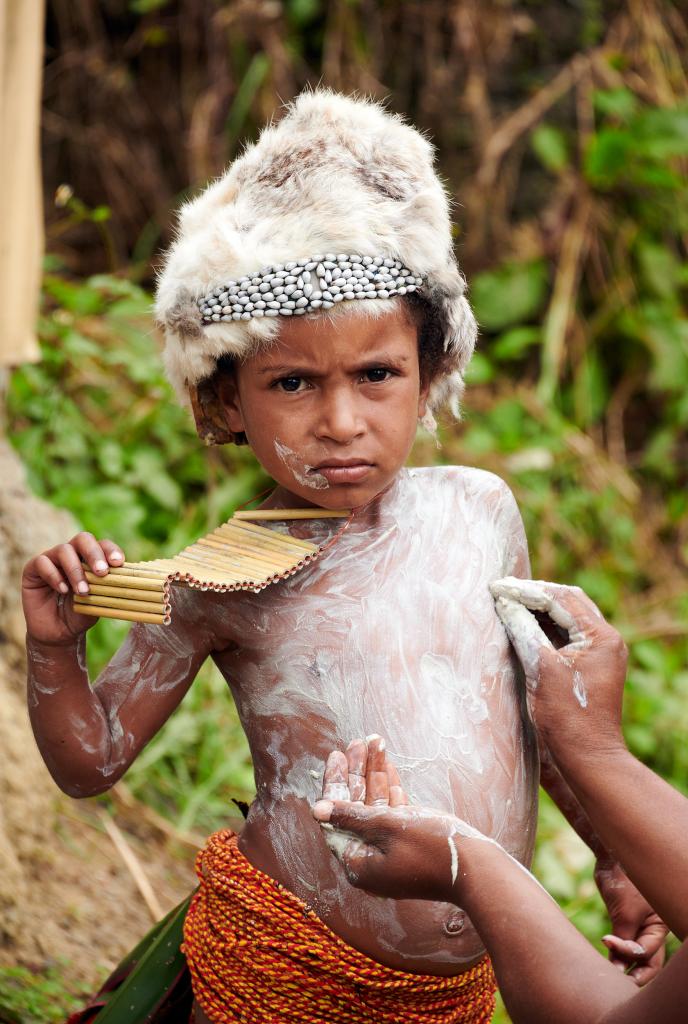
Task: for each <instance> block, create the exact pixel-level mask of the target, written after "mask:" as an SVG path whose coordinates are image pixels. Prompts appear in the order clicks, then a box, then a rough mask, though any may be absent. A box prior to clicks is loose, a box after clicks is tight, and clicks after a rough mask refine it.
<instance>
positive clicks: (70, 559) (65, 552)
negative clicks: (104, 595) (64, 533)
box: [55, 544, 88, 594]
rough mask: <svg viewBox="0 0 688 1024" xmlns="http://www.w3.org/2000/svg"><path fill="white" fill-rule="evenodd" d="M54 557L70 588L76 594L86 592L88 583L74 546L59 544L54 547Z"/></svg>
mask: <svg viewBox="0 0 688 1024" xmlns="http://www.w3.org/2000/svg"><path fill="white" fill-rule="evenodd" d="M55 558H56V561H57V564H58V565H59V567H60V568H61V569H62V572H63V573H64V574H65V576H66V577H67V580H68V581H69V584H70V586H71V588H72V590H73V591H75V592H76V593H77V594H87V593H88V583H87V582H86V577H85V576H84V567H83V565H82V564H81V558H80V557H79V554H78V552H77V550H76V548H75V547H74V546H73V545H72V544H60V545H59V547H57V548H55Z"/></svg>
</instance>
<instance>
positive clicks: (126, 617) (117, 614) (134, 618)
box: [75, 604, 165, 626]
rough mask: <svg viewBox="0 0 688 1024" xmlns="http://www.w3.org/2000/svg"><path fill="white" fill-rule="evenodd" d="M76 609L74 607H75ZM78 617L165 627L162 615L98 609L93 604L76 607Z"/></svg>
mask: <svg viewBox="0 0 688 1024" xmlns="http://www.w3.org/2000/svg"><path fill="white" fill-rule="evenodd" d="M75 607H76V606H75ZM76 610H77V612H78V613H79V615H91V616H93V617H95V618H102V619H119V620H123V621H124V622H148V623H150V624H151V625H155V626H164V625H165V616H164V615H153V614H152V613H151V612H135V611H127V610H125V609H122V610H119V609H115V608H100V607H98V606H97V605H94V604H82V605H79V606H78V607H76Z"/></svg>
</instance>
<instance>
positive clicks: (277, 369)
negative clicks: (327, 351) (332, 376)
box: [257, 352, 412, 376]
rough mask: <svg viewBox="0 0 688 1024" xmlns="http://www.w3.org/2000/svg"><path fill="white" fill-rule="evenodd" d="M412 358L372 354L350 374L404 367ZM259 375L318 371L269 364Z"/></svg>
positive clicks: (383, 353)
mask: <svg viewBox="0 0 688 1024" xmlns="http://www.w3.org/2000/svg"><path fill="white" fill-rule="evenodd" d="M411 359H412V356H409V355H405V354H402V353H394V352H373V353H372V354H371V355H367V356H366V357H365V358H362V359H361V360H360V361H359V362H356V363H354V364H353V365H352V366H351V368H350V369H351V372H353V373H356V372H358V371H360V370H366V369H369V368H370V367H371V366H381V365H390V364H391V365H392V366H406V365H407V364H408V363H409V362H411ZM257 372H258V373H259V374H260V375H264V374H265V375H267V374H280V373H282V374H291V375H294V376H298V375H299V374H304V375H306V374H308V375H310V376H314V375H318V374H319V372H320V371H319V369H318V368H317V367H315V368H314V367H312V366H303V365H301V366H299V365H298V364H297V363H296V362H293V363H271V364H270V365H269V366H263V367H261V368H260V369H259V370H258V371H257Z"/></svg>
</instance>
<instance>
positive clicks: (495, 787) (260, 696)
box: [216, 468, 537, 970]
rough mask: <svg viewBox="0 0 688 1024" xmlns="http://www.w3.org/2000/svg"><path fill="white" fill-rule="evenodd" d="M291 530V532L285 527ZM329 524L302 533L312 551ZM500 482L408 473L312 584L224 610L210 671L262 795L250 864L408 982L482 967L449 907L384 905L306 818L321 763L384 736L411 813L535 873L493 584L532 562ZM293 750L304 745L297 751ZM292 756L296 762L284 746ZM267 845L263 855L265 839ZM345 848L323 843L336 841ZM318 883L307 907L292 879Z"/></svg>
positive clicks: (529, 802) (303, 580)
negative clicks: (452, 923) (476, 839)
mask: <svg viewBox="0 0 688 1024" xmlns="http://www.w3.org/2000/svg"><path fill="white" fill-rule="evenodd" d="M293 528H294V527H293ZM336 528H337V527H336V524H333V523H332V522H330V521H327V520H323V521H317V522H313V523H310V524H309V526H308V527H305V526H304V524H300V525H299V527H298V529H299V530H300V531H302V532H303V531H304V530H306V529H307V530H308V531H309V535H310V536H311V537H312V538H313V539H314V540H316V541H318V542H320V541H322V540H324V539H326V538H327V536H328V535H330V534H331V533H332V532H334V530H336ZM525 559H526V555H525V548H524V539H523V530H522V526H521V523H520V517H519V515H518V511H517V509H516V506H515V503H514V501H513V498H512V496H511V494H510V493H509V491H508V490H507V489H506V487H505V486H504V484H503V483H502V482H501V481H499V480H498V479H497V478H495V477H494V476H492V475H490V474H487V473H483V472H480V471H477V470H468V469H457V468H446V469H433V470H411V471H403V472H402V473H401V474H400V476H399V478H398V480H397V481H396V482H395V484H394V485H393V487H392V488H391V489H390V490H389V491H388V492H387V493H386V494H385V495H383V496H382V498H381V499H380V502H379V508H377V509H376V510H374V511H368V512H366V513H365V514H364V515H363V516H362V517H361V519H358V520H357V519H355V520H354V522H353V523H352V525H351V526H350V528H349V530H348V531H347V533H346V534H345V535H344V536H342V537H341V538H340V539H339V540H338V541H337V543H336V544H335V545H334V546H333V547H332V548H331V549H330V550H329V551H328V552H327V553H326V554H325V556H324V557H323V558H322V559H321V560H320V561H319V562H317V563H316V564H315V565H314V566H312V567H311V568H310V569H309V570H307V571H306V572H304V573H301V574H299V575H297V576H295V577H293V578H292V579H290V580H288V581H285V582H284V583H282V584H279V586H276V587H270V588H267V589H266V590H265V591H263V592H262V593H261V594H259V595H250V594H237V595H233V603H232V606H231V608H229V607H228V606H227V604H226V602H225V606H224V607H225V610H224V612H223V616H224V617H225V628H226V631H227V634H228V635H229V636H233V637H236V638H237V646H236V648H235V649H234V650H232V651H230V650H228V651H227V652H226V653H224V654H221V655H219V656H217V658H216V661H217V663H218V665H219V667H220V669H221V670H222V672H223V673H224V674H225V676H226V677H227V680H228V682H229V684H230V686H231V688H232V691H233V693H234V696H235V700H236V703H237V708H238V710H239V714H240V716H241V719H242V722H243V724H244V727H245V729H246V733H247V736H248V739H249V743H250V745H251V749H252V753H253V756H254V765H255V771H256V783H257V791H258V798H257V800H256V802H255V803H254V804H253V805H252V807H251V811H250V814H249V818H248V821H247V824H246V827H245V830H244V833H243V838H242V848H243V850H244V852H245V853H246V854H247V855H248V856H249V858H250V859H252V860H254V862H255V863H256V864H257V865H258V866H259V867H261V868H263V869H264V870H266V871H267V872H268V873H269V874H271V875H272V876H273V877H277V878H278V879H279V880H280V881H282V882H283V883H284V884H285V885H287V886H288V887H289V888H291V889H292V890H293V891H295V892H296V893H297V895H299V896H300V897H301V898H303V899H304V900H306V901H307V902H308V903H309V904H310V905H311V906H313V908H314V909H315V910H316V912H317V913H318V914H319V915H320V916H321V917H323V919H324V920H325V921H326V922H327V923H328V924H329V925H330V927H332V928H333V929H334V930H335V931H337V932H338V933H339V934H342V935H343V937H344V938H345V939H347V941H356V942H357V943H358V944H359V945H360V944H363V940H362V939H361V934H362V933H365V934H366V935H367V936H368V938H367V939H366V940H365V941H366V948H365V949H364V951H365V952H368V953H369V954H370V955H371V956H373V957H376V956H377V957H378V958H379V959H381V958H385V959H386V962H390V960H392V959H393V960H395V961H396V962H397V963H399V964H404V966H408V967H409V968H410V969H419V970H432V969H433V963H434V964H436V965H437V967H438V968H441V969H442V970H449V969H450V968H451V965H455V969H459V968H460V966H461V965H462V964H466V963H467V962H470V961H472V960H473V959H474V958H475V957H476V956H478V955H480V954H481V952H482V944H481V943H480V940H479V938H478V937H477V935H476V933H475V931H474V929H473V928H472V926H471V925H470V924H467V926H466V928H465V929H464V930H463V931H462V933H461V935H458V936H449V935H447V933H446V931H445V930H444V924H445V923H446V921H447V919H448V918H449V916H450V915H451V914H452V913H453V912H454V908H449V907H447V906H446V905H436V904H430V903H409V902H406V903H393V902H391V901H381V900H379V899H376V898H375V897H373V896H370V895H368V894H366V893H364V892H362V891H359V890H354V889H352V888H351V886H350V885H349V884H348V882H347V880H346V878H345V876H344V873H343V871H342V870H341V869H340V868H338V867H337V866H336V865H335V864H334V863H333V861H332V859H331V858H330V857H328V856H326V848H325V846H324V844H323V842H322V840H319V839H318V828H317V824H316V823H315V822H314V821H313V819H312V818H311V816H310V808H309V806H308V805H309V804H312V803H313V802H314V801H315V800H316V799H318V798H319V796H320V784H319V778H318V779H317V780H316V779H315V778H314V774H315V773H317V772H318V771H320V772H321V771H322V764H323V762H324V760H325V758H326V756H327V754H328V753H329V752H330V750H332V749H335V748H339V749H343V748H344V747H345V746H346V745H347V744H348V743H349V741H350V740H351V739H353V738H354V737H356V736H367V735H370V734H371V733H377V732H380V733H384V735H385V738H386V741H387V749H388V752H389V756H390V758H391V760H392V761H393V762H394V763H395V764H396V765H397V767H398V768H399V770H400V774H401V779H402V784H403V785H404V787H405V788H406V790H407V792H408V793H409V797H410V798H411V800H412V802H413V803H414V804H415V805H417V806H430V807H436V808H439V809H441V810H445V811H450V812H452V813H455V814H457V815H458V816H459V817H461V818H463V819H465V820H467V821H469V822H470V823H471V824H472V825H475V826H476V827H477V828H478V829H479V831H480V832H482V833H486V834H488V835H492V836H494V837H495V838H496V839H497V840H498V841H499V842H500V843H501V844H502V845H503V846H505V847H506V848H507V849H508V850H509V851H510V852H512V853H513V854H514V855H515V856H516V857H517V858H518V859H520V860H524V861H526V862H527V861H528V860H529V857H530V855H531V852H532V844H533V839H534V825H535V810H536V793H537V767H536V756H535V753H534V748H533V746H532V744H531V743H530V742H529V743H524V734H523V728H524V727H523V719H522V702H521V699H520V696H519V693H518V691H517V680H516V676H515V674H514V668H513V661H512V659H511V657H510V654H509V645H508V641H507V637H506V635H505V633H504V630H503V629H502V627H501V625H500V623H499V620H498V618H497V616H496V614H495V611H494V605H493V602H492V598H491V596H490V592H489V584H490V583H491V582H492V581H493V580H494V579H496V578H498V577H500V576H502V575H503V574H504V572H505V571H506V572H509V571H513V570H514V569H515V568H517V566H518V563H519V562H521V563H525V565H526V571H527V562H526V561H525ZM295 736H297V737H298V738H299V739H298V745H297V747H295V746H294V737H295ZM287 748H289V749H292V750H293V749H297V750H298V751H299V753H298V755H297V756H296V757H294V756H289V753H288V749H287ZM266 835H267V836H269V849H266V843H265V839H264V837H265V836H266ZM332 841H335V842H338V840H335V839H333V837H332V835H330V836H329V837H328V842H332ZM304 878H306V879H308V880H309V881H310V882H313V881H316V885H317V892H316V893H315V894H314V893H313V891H309V890H307V889H306V888H305V887H304V886H303V885H302V883H301V882H300V881H299V880H300V879H304Z"/></svg>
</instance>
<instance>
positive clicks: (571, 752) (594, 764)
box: [493, 579, 688, 938]
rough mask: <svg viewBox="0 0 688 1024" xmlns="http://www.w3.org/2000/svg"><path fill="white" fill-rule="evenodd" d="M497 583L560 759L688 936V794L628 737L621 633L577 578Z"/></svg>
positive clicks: (613, 843)
mask: <svg viewBox="0 0 688 1024" xmlns="http://www.w3.org/2000/svg"><path fill="white" fill-rule="evenodd" d="M493 592H494V594H495V596H496V598H497V609H498V611H499V613H500V615H501V617H502V621H503V622H504V624H505V626H506V628H507V631H508V632H509V635H510V637H511V640H512V643H513V645H514V647H515V649H516V652H517V654H518V656H519V658H520V660H521V663H522V665H523V667H524V670H525V674H526V686H527V694H528V703H529V706H530V710H531V714H532V717H533V720H534V722H535V725H536V728H537V730H538V733H539V734H540V736H541V737H542V738H543V741H544V742H545V744H546V746H547V748H548V750H549V751H550V753H551V756H552V759H553V761H554V763H555V765H556V767H557V768H558V769H559V771H560V772H561V774H562V775H563V777H564V779H565V780H566V782H567V783H568V785H569V786H570V788H571V790H572V792H573V793H574V795H575V796H576V798H577V800H578V801H579V803H580V804H581V806H582V808H583V810H584V811H585V813H586V815H587V817H588V819H589V820H590V822H591V824H592V827H593V828H594V830H595V833H596V834H597V835H598V836H599V839H600V841H601V842H602V844H603V845H604V847H605V848H606V849H607V850H608V851H609V852H610V854H611V855H612V856H613V857H614V858H615V859H616V860H618V861H619V863H620V864H621V865H622V867H623V869H624V871H625V872H626V874H627V875H628V877H629V878H630V879H631V881H632V882H633V883H634V884H635V886H636V887H637V888H638V889H639V890H640V892H642V894H643V896H644V897H645V898H646V899H647V900H648V901H649V903H650V904H651V905H652V906H653V907H654V908H655V910H656V911H657V912H658V913H659V914H660V915H661V917H662V918H663V919H664V921H666V923H667V924H668V925H669V927H670V928H671V929H672V931H674V932H675V933H676V934H677V935H678V936H679V937H680V938H684V937H685V935H686V934H687V933H688V848H687V847H686V843H685V837H686V835H687V834H688V801H686V799H685V798H684V797H683V796H682V795H681V794H680V793H678V792H677V791H676V790H674V789H673V788H672V787H671V786H669V785H668V784H667V783H666V782H664V781H663V780H662V779H660V778H659V777H658V776H657V775H655V774H654V773H653V772H652V771H650V769H649V768H647V767H646V766H645V765H643V764H641V763H640V762H639V761H638V760H637V759H636V758H635V757H633V755H632V754H631V753H630V752H629V751H628V749H627V747H626V745H625V742H624V738H623V733H622V729H621V708H622V701H623V687H624V681H625V675H626V660H627V653H626V649H625V646H624V644H623V641H622V640H621V637H620V636H619V634H618V633H617V632H616V630H614V629H613V628H612V627H611V626H610V625H609V624H608V623H607V622H606V621H605V620H604V618H603V617H602V615H601V613H600V612H599V610H598V609H597V607H596V606H595V605H594V604H593V602H592V601H590V599H589V598H587V597H586V596H585V594H583V593H582V591H580V590H578V589H577V588H571V587H561V586H557V585H555V584H547V583H540V582H538V581H532V580H529V581H526V580H515V579H511V580H507V581H501V582H500V583H497V584H495V585H494V586H493ZM529 609H530V610H529ZM533 611H536V612H538V613H539V614H540V615H542V614H545V615H547V616H549V617H550V618H551V619H552V621H553V622H554V623H555V624H556V625H558V626H559V627H560V628H561V629H562V630H563V631H565V633H566V634H567V636H568V643H566V644H565V645H564V646H563V647H561V648H559V649H558V650H555V649H554V647H553V646H552V644H551V643H550V641H549V640H548V639H547V637H546V636H545V635H544V633H543V632H542V630H541V629H540V627H539V625H538V622H537V621H536V619H535V618H534V616H533V614H531V612H533Z"/></svg>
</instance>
